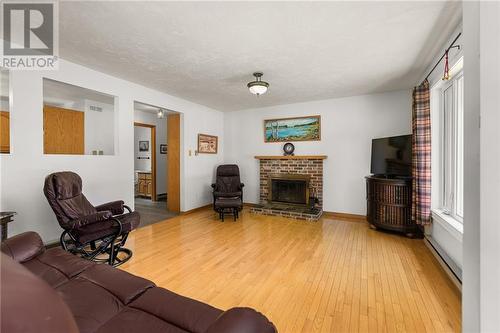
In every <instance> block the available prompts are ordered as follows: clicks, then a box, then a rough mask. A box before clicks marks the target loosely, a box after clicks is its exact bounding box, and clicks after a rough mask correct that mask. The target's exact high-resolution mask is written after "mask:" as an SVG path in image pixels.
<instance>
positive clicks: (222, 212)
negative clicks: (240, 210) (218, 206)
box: [221, 210, 224, 222]
mask: <svg viewBox="0 0 500 333" xmlns="http://www.w3.org/2000/svg"><path fill="white" fill-rule="evenodd" d="M221 214H222V222H224V210H222V211H221Z"/></svg>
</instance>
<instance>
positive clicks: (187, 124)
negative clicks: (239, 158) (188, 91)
mask: <svg viewBox="0 0 500 333" xmlns="http://www.w3.org/2000/svg"><path fill="white" fill-rule="evenodd" d="M43 77H47V78H50V79H53V80H57V81H61V82H66V83H69V84H73V85H77V86H80V87H84V88H88V89H92V90H96V91H100V92H103V93H106V94H109V95H113V96H116V97H117V100H116V103H117V115H116V122H117V123H116V124H115V128H116V133H115V138H116V140H117V142H116V145H115V155H112V156H109V155H108V156H92V155H82V156H69V155H43V126H42V124H43V115H42V105H43V96H42V78H43ZM11 87H12V103H11V105H12V109H11V154H8V155H2V156H0V169H1V170H0V181H1V189H0V209H1V210H14V211H17V212H18V215H17V216H16V219H15V222H13V223H11V224H10V225H9V234H10V235H14V234H17V233H20V232H23V231H27V230H34V231H37V232H39V233H40V234H41V235H42V237H43V239H44V241H53V240H56V239H57V238H58V237H59V235H60V233H61V229H60V227H59V225H58V223H57V221H56V219H55V216H54V214H53V213H52V211H51V209H50V207H49V206H48V204H47V202H46V199H45V197H44V196H43V193H42V188H43V181H44V178H45V176H46V175H48V174H49V173H51V172H55V171H61V170H73V171H75V172H77V173H78V174H80V175H81V176H82V178H83V182H84V191H85V194H86V196H87V197H88V199H89V200H90V201H91V202H93V203H95V204H98V203H102V202H105V201H110V200H115V199H123V200H125V202H126V203H127V204H128V205H132V206H133V198H134V148H133V140H134V132H133V131H134V126H133V123H134V101H135V100H139V101H141V102H144V103H147V104H150V105H162V106H165V107H166V108H168V109H171V110H175V111H178V112H181V113H182V115H181V170H182V172H181V210H189V209H193V208H196V207H199V206H202V205H205V204H208V203H210V200H211V197H210V183H211V182H212V181H213V178H214V170H215V167H216V165H217V164H219V163H221V162H222V161H223V151H222V149H221V150H220V151H219V154H217V155H210V156H207V155H200V156H194V154H193V155H192V156H189V154H188V151H189V150H191V151H194V150H195V149H196V137H197V134H198V133H200V132H202V133H209V134H214V135H218V136H219V139H220V140H221V142H224V141H223V140H224V138H223V137H224V136H223V119H224V115H223V114H222V113H221V112H219V111H216V110H212V109H210V108H208V107H205V106H202V105H198V104H195V103H192V102H189V101H186V100H183V99H180V98H177V97H173V96H170V95H167V94H164V93H161V92H159V91H155V90H152V89H148V88H145V87H143V86H140V85H137V84H133V83H130V82H128V81H125V80H121V79H118V78H115V77H112V76H109V75H106V74H103V73H100V72H97V71H94V70H91V69H88V68H86V67H83V66H80V65H76V64H73V63H70V62H67V61H64V60H61V61H60V65H59V70H57V71H45V72H42V71H14V72H12V75H11Z"/></svg>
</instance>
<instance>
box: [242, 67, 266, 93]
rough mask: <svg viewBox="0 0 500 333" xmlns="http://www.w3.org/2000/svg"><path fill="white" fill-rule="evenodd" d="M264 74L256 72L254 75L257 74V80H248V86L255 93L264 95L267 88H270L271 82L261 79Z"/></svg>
mask: <svg viewBox="0 0 500 333" xmlns="http://www.w3.org/2000/svg"><path fill="white" fill-rule="evenodd" d="M262 75H264V74H263V73H262V72H255V73H253V76H255V81H252V82H248V84H247V87H248V90H250V92H251V93H252V94H254V95H257V96H259V95H262V94H265V93H266V91H267V88H269V83H267V82H265V81H261V77H262Z"/></svg>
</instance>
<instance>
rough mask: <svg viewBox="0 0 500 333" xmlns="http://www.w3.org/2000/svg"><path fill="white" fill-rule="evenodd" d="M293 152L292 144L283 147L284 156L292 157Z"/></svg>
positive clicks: (288, 143)
mask: <svg viewBox="0 0 500 333" xmlns="http://www.w3.org/2000/svg"><path fill="white" fill-rule="evenodd" d="M294 151H295V146H294V145H293V143H290V142H287V143H285V144H284V145H283V153H284V155H285V156H293V152H294Z"/></svg>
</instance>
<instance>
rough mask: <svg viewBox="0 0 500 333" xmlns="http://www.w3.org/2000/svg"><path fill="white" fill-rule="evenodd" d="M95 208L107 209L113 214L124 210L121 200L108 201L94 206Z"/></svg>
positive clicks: (121, 212) (99, 209)
mask: <svg viewBox="0 0 500 333" xmlns="http://www.w3.org/2000/svg"><path fill="white" fill-rule="evenodd" d="M95 209H96V210H97V211H98V212H102V211H106V210H109V211H110V212H111V213H113V215H120V214H123V213H124V212H125V210H124V202H123V200H117V201H112V202H108V203H105V204H102V205H99V206H96V207H95Z"/></svg>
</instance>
